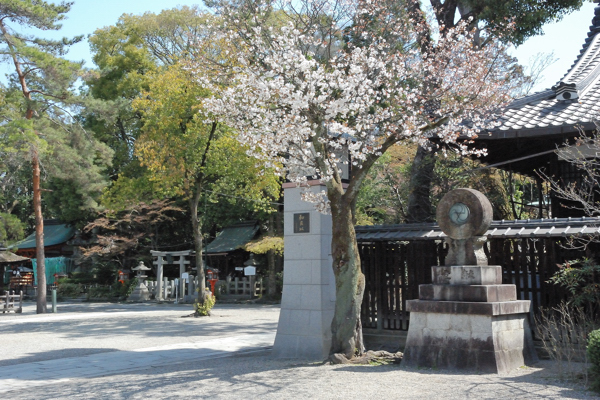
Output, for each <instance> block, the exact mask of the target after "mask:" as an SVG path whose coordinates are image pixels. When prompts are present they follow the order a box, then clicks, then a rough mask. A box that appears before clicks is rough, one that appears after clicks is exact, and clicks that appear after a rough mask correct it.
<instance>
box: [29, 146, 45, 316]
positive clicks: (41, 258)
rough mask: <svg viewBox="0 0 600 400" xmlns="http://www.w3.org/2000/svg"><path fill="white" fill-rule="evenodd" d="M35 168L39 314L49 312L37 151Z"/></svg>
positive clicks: (34, 199) (35, 152)
mask: <svg viewBox="0 0 600 400" xmlns="http://www.w3.org/2000/svg"><path fill="white" fill-rule="evenodd" d="M31 158H32V160H31V165H32V167H33V210H34V213H35V255H36V263H37V298H36V303H37V308H36V312H37V313H38V314H43V313H46V312H47V311H48V309H47V305H46V259H45V254H44V218H43V216H42V194H41V193H42V192H41V190H40V160H39V156H38V152H37V149H34V150H33V156H32V157H31Z"/></svg>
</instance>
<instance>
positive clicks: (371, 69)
mask: <svg viewBox="0 0 600 400" xmlns="http://www.w3.org/2000/svg"><path fill="white" fill-rule="evenodd" d="M401 3H402V2H400V3H398V2H395V3H394V2H389V3H388V2H386V1H385V0H383V1H382V0H354V1H347V0H300V1H294V2H281V3H257V2H242V3H241V4H240V3H236V4H235V5H231V4H223V3H221V4H219V7H218V13H219V15H221V16H222V17H223V19H224V21H225V23H224V24H223V26H221V27H220V30H219V32H220V33H216V34H215V35H216V36H215V38H214V39H213V40H217V39H223V38H225V40H227V41H228V42H229V43H231V44H233V45H234V46H235V47H236V49H237V50H236V52H235V53H236V54H235V56H234V57H232V59H233V61H231V62H229V63H227V62H221V63H220V64H219V67H220V68H221V72H220V73H219V74H211V76H206V74H203V73H202V72H201V71H205V70H206V67H205V66H206V65H208V64H210V63H211V60H210V57H209V56H207V55H204V56H202V55H199V56H198V57H197V59H196V61H195V65H194V66H192V68H197V71H199V72H198V73H197V79H198V80H199V81H200V82H201V83H202V84H203V85H206V86H209V87H210V88H211V90H212V91H213V93H216V95H215V96H213V97H211V98H209V99H206V100H204V101H203V107H204V109H205V110H209V111H210V112H211V113H212V115H213V116H214V118H218V119H221V120H223V121H224V122H225V123H227V124H228V125H229V126H232V127H235V128H236V129H237V132H238V134H237V136H238V140H240V141H241V142H243V143H246V144H247V145H249V146H250V153H251V154H252V155H254V156H256V157H257V158H260V159H262V160H264V161H265V162H267V163H269V164H270V165H272V166H274V167H278V166H281V171H280V172H281V173H285V174H286V175H287V178H288V179H289V180H291V181H293V182H296V183H297V184H298V185H300V186H307V181H308V180H317V179H318V180H320V181H321V182H322V183H324V185H325V187H326V190H324V191H322V192H321V193H320V195H314V194H313V195H311V194H310V193H309V192H308V191H306V192H305V193H304V199H305V200H307V201H311V202H314V203H315V205H316V207H317V209H319V210H320V211H322V212H329V213H331V215H332V219H333V232H332V233H333V239H332V243H331V250H332V257H333V271H334V275H335V284H336V296H337V297H336V306H335V315H334V317H333V321H332V325H331V329H332V345H331V350H330V352H331V354H334V353H341V354H343V355H344V356H345V357H347V358H351V357H353V356H355V355H356V354H357V353H358V354H361V353H362V352H363V342H362V330H361V321H360V307H361V303H362V298H363V292H364V286H365V279H364V276H363V274H362V273H361V268H360V258H359V254H358V247H357V242H356V235H355V231H354V220H355V218H354V217H355V205H356V200H357V195H358V193H359V190H360V188H361V184H362V183H363V180H364V179H365V177H366V175H367V173H368V171H369V169H370V168H371V167H372V166H373V164H374V163H375V161H376V160H377V159H378V158H379V157H381V155H382V154H383V153H384V152H385V151H386V150H388V149H389V148H390V147H391V146H393V145H394V144H396V143H398V142H401V141H408V140H412V141H415V142H418V143H420V144H424V145H434V146H436V145H439V144H440V143H444V144H447V145H448V146H450V147H451V148H453V149H455V150H456V151H460V152H467V151H468V147H467V146H468V143H469V141H470V140H472V139H473V138H474V137H476V135H477V132H479V131H480V130H481V129H484V128H489V127H491V126H492V125H493V122H492V121H493V120H494V119H493V114H494V112H495V111H496V110H498V107H499V105H500V104H501V103H503V102H504V101H506V100H507V96H506V94H507V93H508V92H509V91H510V88H509V87H508V86H509V85H510V80H509V76H508V75H507V74H508V71H509V69H507V68H506V67H507V66H508V65H511V60H510V59H509V58H508V57H507V56H506V53H505V52H504V48H503V47H502V45H501V44H499V43H493V44H490V45H488V46H486V47H485V48H482V49H479V48H476V47H475V46H474V45H473V43H474V41H473V40H472V37H471V33H470V32H469V30H468V26H467V23H464V24H459V25H458V26H457V27H454V28H452V29H445V28H444V27H443V26H436V25H435V24H433V23H431V22H430V20H429V19H428V18H427V17H426V15H425V13H424V12H423V11H421V10H420V9H419V8H418V7H417V8H415V7H412V8H408V9H405V8H402V7H401V6H399V4H401ZM412 3H413V4H414V2H412ZM479 34H480V35H481V32H479ZM213 65H214V63H213ZM215 77H220V80H219V79H215ZM346 155H348V156H349V161H346ZM346 162H349V163H350V167H351V172H350V179H349V180H348V181H344V180H343V179H342V167H343V164H344V163H346Z"/></svg>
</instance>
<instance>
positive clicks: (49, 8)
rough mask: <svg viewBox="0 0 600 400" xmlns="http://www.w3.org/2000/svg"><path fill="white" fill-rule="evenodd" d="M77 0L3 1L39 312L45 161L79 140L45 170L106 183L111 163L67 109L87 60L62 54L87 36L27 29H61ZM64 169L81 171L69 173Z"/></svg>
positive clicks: (0, 22)
mask: <svg viewBox="0 0 600 400" xmlns="http://www.w3.org/2000/svg"><path fill="white" fill-rule="evenodd" d="M71 4H72V3H65V2H63V3H60V4H53V3H49V2H45V1H41V0H19V1H12V0H2V1H0V33H1V36H0V44H1V46H2V47H0V55H2V58H3V59H4V60H7V61H9V62H10V63H11V64H12V65H13V66H14V71H15V73H14V75H13V81H12V83H13V85H14V86H16V87H18V88H19V90H20V91H21V93H22V99H21V102H20V103H19V104H15V103H13V105H14V107H15V110H18V111H19V112H16V113H12V115H11V116H10V118H9V119H8V120H5V122H4V124H3V125H2V128H1V129H2V130H5V132H10V133H9V135H11V136H12V137H13V138H15V135H16V137H17V140H16V142H18V143H19V145H18V147H17V148H18V150H21V151H20V156H21V157H29V159H30V160H31V168H32V172H33V179H32V191H33V209H34V213H35V228H36V229H35V232H36V247H37V254H36V258H37V268H38V277H39V278H38V279H39V280H38V291H37V312H38V313H44V312H46V282H45V278H44V277H45V273H44V270H45V262H44V242H43V217H42V201H41V180H42V176H41V169H40V164H41V163H42V162H44V161H45V160H51V159H54V158H55V157H61V156H62V155H67V154H69V151H70V149H72V148H70V146H72V145H74V144H75V142H79V141H89V143H88V144H86V145H85V146H81V147H77V150H76V151H74V152H72V153H71V154H73V155H75V158H74V159H71V158H69V159H68V160H65V161H66V162H67V164H62V165H60V166H58V165H56V164H52V163H49V162H48V163H46V164H45V169H46V170H48V171H49V172H51V173H54V174H55V175H56V176H57V177H59V178H63V179H66V178H69V179H76V178H81V179H91V181H92V182H93V183H96V182H98V181H101V176H99V175H98V168H99V165H101V164H103V163H104V162H105V161H106V157H105V156H107V154H108V152H107V149H105V148H104V147H103V146H101V145H99V144H98V143H95V142H93V141H91V140H90V139H91V138H89V137H86V133H85V132H83V131H81V130H80V129H79V126H78V124H77V123H76V121H74V120H73V118H72V116H71V114H70V113H69V112H68V111H67V110H68V108H69V105H70V104H72V100H73V98H74V91H73V84H74V83H75V81H76V79H77V78H78V77H79V71H80V67H81V64H80V63H74V62H71V61H68V60H65V59H64V58H62V56H63V55H64V54H65V52H66V48H67V47H68V46H69V45H71V44H73V43H76V42H78V41H80V40H81V38H82V37H81V36H80V37H76V38H74V39H66V38H63V39H62V40H50V39H46V38H41V37H37V36H34V35H30V34H27V33H23V32H27V31H31V30H32V29H35V28H37V29H39V30H41V31H45V30H58V29H60V27H61V25H60V24H59V22H60V21H61V20H63V19H64V18H65V17H66V13H67V12H68V11H69V9H70V7H71ZM88 145H89V147H88ZM90 147H91V148H92V149H93V150H94V151H93V152H92V153H91V154H89V153H86V154H81V153H80V152H79V151H81V149H82V148H85V149H86V150H89V149H90ZM61 161H63V159H62V158H61ZM62 172H69V173H72V172H79V173H80V174H78V175H71V176H66V175H62Z"/></svg>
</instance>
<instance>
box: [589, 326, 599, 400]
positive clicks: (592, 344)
mask: <svg viewBox="0 0 600 400" xmlns="http://www.w3.org/2000/svg"><path fill="white" fill-rule="evenodd" d="M587 354H588V359H589V360H590V363H591V364H592V366H591V368H590V378H591V385H590V387H591V389H592V390H595V391H597V392H600V329H597V330H595V331H592V332H591V333H590V335H589V337H588V345H587Z"/></svg>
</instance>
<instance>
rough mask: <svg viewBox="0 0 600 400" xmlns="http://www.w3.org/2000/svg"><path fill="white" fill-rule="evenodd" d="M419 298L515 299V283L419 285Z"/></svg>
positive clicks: (459, 299) (452, 299) (461, 299)
mask: <svg viewBox="0 0 600 400" xmlns="http://www.w3.org/2000/svg"><path fill="white" fill-rule="evenodd" d="M419 299H422V300H448V301H476V302H493V301H514V300H517V287H516V286H515V285H419Z"/></svg>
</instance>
